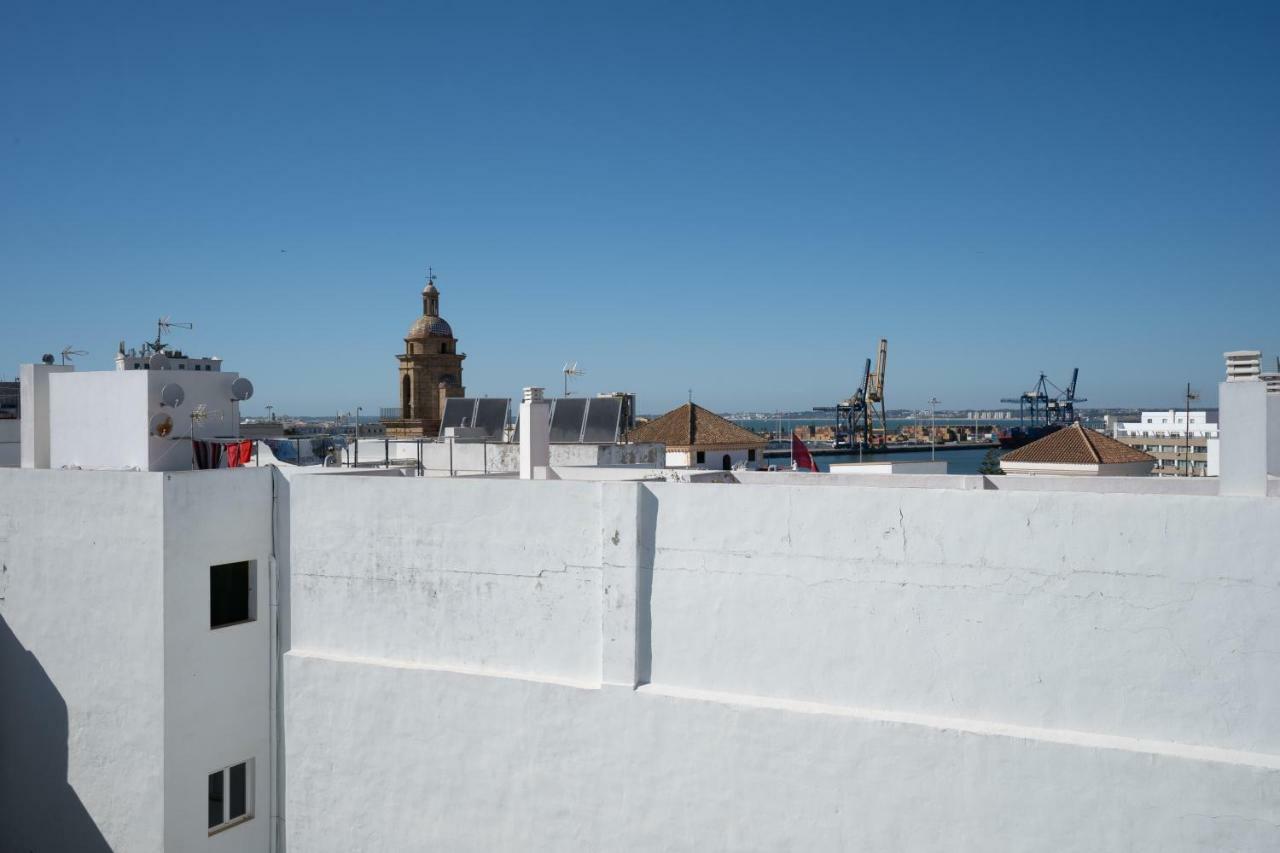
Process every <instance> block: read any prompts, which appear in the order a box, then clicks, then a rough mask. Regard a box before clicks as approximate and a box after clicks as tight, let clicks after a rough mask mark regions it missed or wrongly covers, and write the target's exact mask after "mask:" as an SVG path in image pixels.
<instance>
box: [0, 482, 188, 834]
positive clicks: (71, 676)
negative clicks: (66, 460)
mask: <svg viewBox="0 0 1280 853" xmlns="http://www.w3.org/2000/svg"><path fill="white" fill-rule="evenodd" d="M162 490H163V483H162V481H161V479H160V476H159V475H154V476H152V475H137V474H126V473H112V472H78V471H77V472H67V471H49V470H28V469H5V470H0V640H2V641H3V645H2V647H0V685H3V689H0V696H2V698H0V840H2V841H0V848H3V849H6V850H21V851H26V850H37V851H43V850H76V851H88V853H101V851H105V850H107V849H110V850H128V851H138V853H162V851H163V850H164V837H163V826H164V803H165V797H164V794H165V792H164V784H163V779H164V737H163V733H164V711H165V707H164V699H165V696H164V693H165V685H164V677H165V673H164V584H163V561H164V530H163V513H162Z"/></svg>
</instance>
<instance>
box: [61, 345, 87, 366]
mask: <svg viewBox="0 0 1280 853" xmlns="http://www.w3.org/2000/svg"><path fill="white" fill-rule="evenodd" d="M88 354H89V353H88V352H86V351H85V350H82V349H72V348H71V344H67V345H66V346H65V347H63V348H62V363H63V364H66V363H67V362H69V361H74V359H73V358H72V356H76V355H88Z"/></svg>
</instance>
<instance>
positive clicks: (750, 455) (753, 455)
mask: <svg viewBox="0 0 1280 853" xmlns="http://www.w3.org/2000/svg"><path fill="white" fill-rule="evenodd" d="M747 461H748V462H755V461H756V452H755V449H754V448H753V449H751V450H748V451H747Z"/></svg>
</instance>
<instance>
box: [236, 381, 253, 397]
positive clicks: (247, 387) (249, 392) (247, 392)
mask: <svg viewBox="0 0 1280 853" xmlns="http://www.w3.org/2000/svg"><path fill="white" fill-rule="evenodd" d="M252 396H253V383H252V382H250V381H249V380H248V379H245V378H244V377H243V376H241V377H240V378H238V379H237V380H236V381H235V382H232V383H231V399H232V400H248V399H249V398H250V397H252Z"/></svg>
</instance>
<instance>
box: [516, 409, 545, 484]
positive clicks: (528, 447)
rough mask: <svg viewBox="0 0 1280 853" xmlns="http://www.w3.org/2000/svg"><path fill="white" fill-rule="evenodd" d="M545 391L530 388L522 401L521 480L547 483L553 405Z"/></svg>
mask: <svg viewBox="0 0 1280 853" xmlns="http://www.w3.org/2000/svg"><path fill="white" fill-rule="evenodd" d="M542 393H543V389H541V388H526V389H524V397H523V399H522V400H521V401H520V479H521V480H545V479H547V467H548V466H549V465H550V464H551V406H550V405H549V404H548V403H547V401H546V400H544V399H543V397H542Z"/></svg>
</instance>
